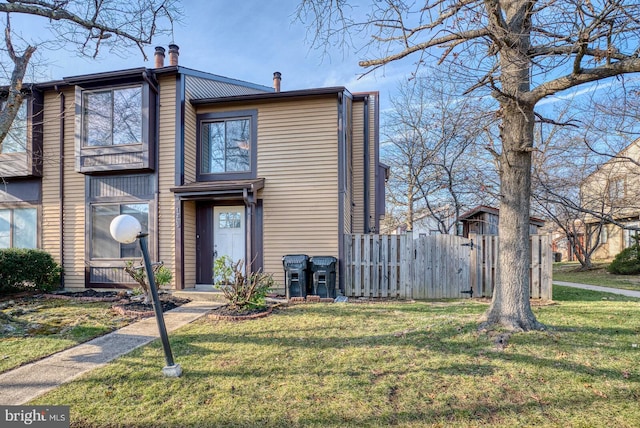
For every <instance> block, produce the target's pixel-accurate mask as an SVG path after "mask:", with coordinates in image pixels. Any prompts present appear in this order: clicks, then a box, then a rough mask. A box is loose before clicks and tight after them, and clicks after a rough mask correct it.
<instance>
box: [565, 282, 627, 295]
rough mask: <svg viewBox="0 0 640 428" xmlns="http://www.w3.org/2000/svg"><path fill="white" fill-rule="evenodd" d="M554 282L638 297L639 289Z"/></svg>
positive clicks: (566, 285)
mask: <svg viewBox="0 0 640 428" xmlns="http://www.w3.org/2000/svg"><path fill="white" fill-rule="evenodd" d="M553 283H554V284H557V285H564V286H565V287H574V288H582V289H584V290H592V291H601V292H603V293H613V294H622V295H623V296H628V297H638V298H640V291H633V290H623V289H621V288H609V287H600V286H599V285H589V284H577V283H575V282H564V281H553Z"/></svg>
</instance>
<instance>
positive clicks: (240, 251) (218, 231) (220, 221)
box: [213, 206, 245, 262]
mask: <svg viewBox="0 0 640 428" xmlns="http://www.w3.org/2000/svg"><path fill="white" fill-rule="evenodd" d="M244 217H245V214H244V206H232V207H225V206H221V207H214V208H213V258H214V260H215V259H216V258H218V257H222V256H229V257H230V258H231V260H233V261H234V262H235V261H237V260H241V259H242V260H244V259H245V218H244Z"/></svg>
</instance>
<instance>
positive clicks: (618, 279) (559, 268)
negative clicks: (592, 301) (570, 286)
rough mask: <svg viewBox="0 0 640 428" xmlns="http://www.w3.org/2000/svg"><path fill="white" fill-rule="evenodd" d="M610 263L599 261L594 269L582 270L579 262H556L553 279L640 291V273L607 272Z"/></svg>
mask: <svg viewBox="0 0 640 428" xmlns="http://www.w3.org/2000/svg"><path fill="white" fill-rule="evenodd" d="M608 265H609V263H604V262H598V263H594V268H593V269H589V270H586V271H581V270H580V263H578V262H562V263H554V264H553V280H554V281H566V282H577V283H579V284H590V285H599V286H601V287H611V288H622V289H624V290H636V291H640V275H615V274H612V273H609V272H607V266H608Z"/></svg>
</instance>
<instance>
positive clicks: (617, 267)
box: [607, 244, 640, 275]
mask: <svg viewBox="0 0 640 428" xmlns="http://www.w3.org/2000/svg"><path fill="white" fill-rule="evenodd" d="M607 271H609V272H611V273H615V274H618V275H636V274H639V273H640V245H638V244H635V245H632V246H630V247H627V248H625V249H624V250H622V251H621V252H620V253H618V255H616V257H615V258H614V259H613V261H612V262H611V263H610V264H609V266H608V267H607Z"/></svg>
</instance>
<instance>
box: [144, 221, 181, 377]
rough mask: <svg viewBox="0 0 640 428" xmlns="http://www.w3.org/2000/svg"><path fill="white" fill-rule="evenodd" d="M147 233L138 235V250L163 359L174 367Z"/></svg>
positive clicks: (169, 365)
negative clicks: (144, 272) (160, 342)
mask: <svg viewBox="0 0 640 428" xmlns="http://www.w3.org/2000/svg"><path fill="white" fill-rule="evenodd" d="M147 235H148V234H147V233H140V234H139V235H138V236H137V238H138V241H139V242H140V250H142V258H143V259H144V268H145V270H146V271H147V278H148V279H149V289H150V290H151V298H152V302H153V310H154V311H155V313H156V321H157V322H158V330H159V331H160V340H162V347H163V348H164V358H165V360H166V362H167V367H172V366H174V365H175V363H174V362H173V354H172V353H171V345H170V344H169V336H168V335H167V328H166V327H165V324H164V315H163V314H162V305H161V304H160V298H159V297H158V290H157V289H156V279H155V277H154V275H153V269H152V267H151V260H150V259H149V248H148V247H147Z"/></svg>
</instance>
